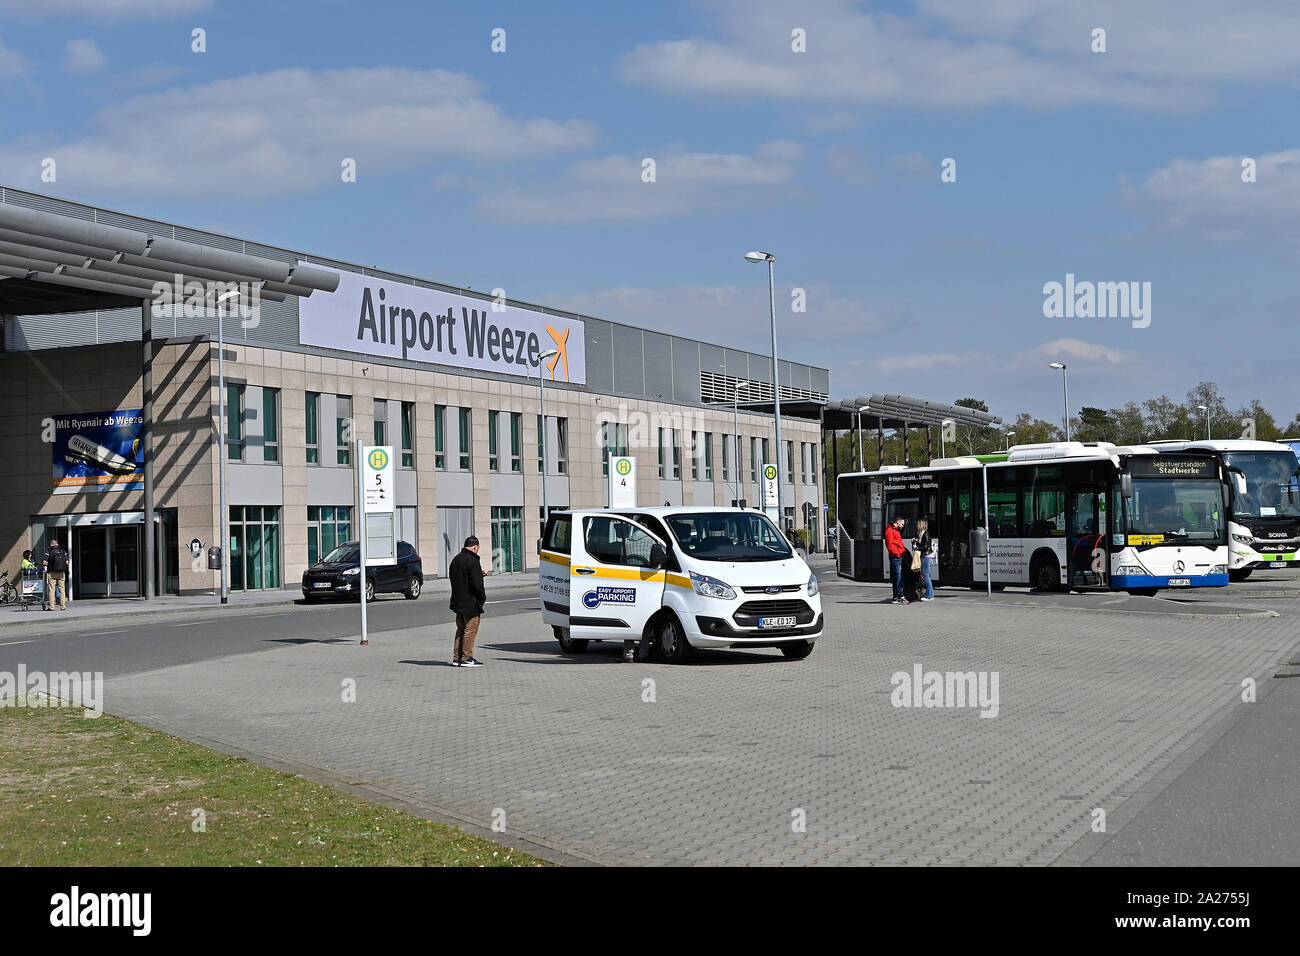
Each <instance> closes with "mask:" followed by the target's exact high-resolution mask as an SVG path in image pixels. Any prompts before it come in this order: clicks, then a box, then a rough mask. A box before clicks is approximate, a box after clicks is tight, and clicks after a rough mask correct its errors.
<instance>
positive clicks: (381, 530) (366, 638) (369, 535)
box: [357, 440, 397, 646]
mask: <svg viewBox="0 0 1300 956" xmlns="http://www.w3.org/2000/svg"><path fill="white" fill-rule="evenodd" d="M357 483H358V484H359V485H360V496H361V527H360V529H359V532H360V534H359V540H360V542H361V555H360V558H361V574H360V575H359V576H358V577H359V580H358V582H357V586H358V587H359V588H360V589H361V644H362V645H363V646H365V645H368V644H369V643H370V635H369V631H368V629H367V626H366V623H367V622H366V577H367V575H366V569H367V568H370V567H372V566H374V565H384V564H393V563H394V562H395V561H396V560H397V536H396V529H394V527H393V509H394V499H395V498H396V490H395V489H394V487H393V447H392V446H391V445H371V446H370V447H366V446H365V445H363V444H362V443H361V441H360V440H358V441H357Z"/></svg>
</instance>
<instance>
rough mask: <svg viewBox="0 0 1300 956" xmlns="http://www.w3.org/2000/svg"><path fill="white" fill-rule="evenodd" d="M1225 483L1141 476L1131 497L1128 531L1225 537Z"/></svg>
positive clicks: (1170, 537)
mask: <svg viewBox="0 0 1300 956" xmlns="http://www.w3.org/2000/svg"><path fill="white" fill-rule="evenodd" d="M1223 511H1224V509H1223V486H1222V485H1221V484H1219V482H1217V481H1214V480H1212V479H1208V478H1137V479H1135V480H1134V481H1133V497H1132V498H1129V499H1127V504H1126V507H1125V512H1126V515H1127V521H1126V525H1127V528H1126V530H1127V533H1128V534H1130V535H1141V536H1154V537H1158V538H1159V539H1160V540H1158V541H1151V542H1150V543H1151V544H1161V543H1164V542H1168V541H1179V540H1181V541H1219V540H1221V539H1222V538H1223V537H1224V514H1223Z"/></svg>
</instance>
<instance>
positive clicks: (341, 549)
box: [321, 544, 361, 564]
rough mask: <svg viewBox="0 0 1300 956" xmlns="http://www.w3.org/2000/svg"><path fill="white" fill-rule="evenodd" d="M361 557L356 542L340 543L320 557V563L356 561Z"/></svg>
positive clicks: (359, 547)
mask: <svg viewBox="0 0 1300 956" xmlns="http://www.w3.org/2000/svg"><path fill="white" fill-rule="evenodd" d="M360 558H361V546H360V545H357V544H341V545H339V546H338V547H337V548H335V549H334V550H333V551H331V552H330V553H329V554H327V555H325V557H323V558H321V563H322V564H347V563H348V562H350V561H357V560H359V559H360Z"/></svg>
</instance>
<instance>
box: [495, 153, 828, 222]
mask: <svg viewBox="0 0 1300 956" xmlns="http://www.w3.org/2000/svg"><path fill="white" fill-rule="evenodd" d="M802 155H803V151H802V149H801V148H800V147H799V146H798V145H797V144H795V143H792V142H789V141H788V140H777V141H774V142H770V143H765V144H764V145H762V146H760V147H759V148H758V149H757V150H755V152H754V154H753V155H752V156H751V155H747V154H743V153H692V152H687V151H686V150H684V149H683V148H681V147H680V146H673V147H666V148H664V149H659V150H648V151H646V152H645V153H643V154H640V155H636V154H624V155H620V156H603V157H600V158H596V159H586V160H582V161H581V162H579V163H576V164H574V165H573V166H572V167H570V168H569V169H568V170H566V171H565V172H564V173H563V174H562V175H561V176H559V177H558V178H556V179H552V180H543V181H540V182H537V183H533V184H530V185H529V186H527V187H524V186H517V185H516V186H511V187H508V188H500V189H491V190H486V191H485V192H483V194H482V195H481V196H480V197H479V201H478V208H479V210H480V211H481V212H483V213H485V214H488V215H491V216H493V217H495V218H498V219H503V220H508V221H513V222H552V223H575V222H595V221H604V222H614V221H628V220H634V221H635V220H654V219H668V218H672V217H675V216H690V215H696V214H698V213H701V212H722V211H727V210H731V209H737V208H743V207H747V206H750V205H752V204H753V203H755V202H763V203H772V202H775V201H777V200H778V199H779V198H780V190H779V189H776V190H774V189H773V188H772V187H781V186H785V185H787V184H789V183H790V182H791V181H792V180H793V179H794V177H795V175H796V174H797V172H798V165H797V164H798V162H799V159H800V158H801V157H802ZM646 158H651V159H653V160H654V163H655V166H654V169H655V179H654V181H653V182H645V181H644V180H643V179H642V172H643V169H644V166H643V162H644V160H645V159H646Z"/></svg>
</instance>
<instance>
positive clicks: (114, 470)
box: [54, 408, 144, 493]
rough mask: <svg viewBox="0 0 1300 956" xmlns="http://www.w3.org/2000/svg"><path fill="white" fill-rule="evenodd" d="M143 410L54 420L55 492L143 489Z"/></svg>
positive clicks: (94, 413) (101, 413)
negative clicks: (141, 451)
mask: <svg viewBox="0 0 1300 956" xmlns="http://www.w3.org/2000/svg"><path fill="white" fill-rule="evenodd" d="M143 428H144V414H143V412H142V411H141V409H138V408H132V409H127V410H126V411H115V412H87V413H82V414H77V415H62V416H59V417H58V418H55V419H54V488H55V491H56V493H59V492H72V491H80V490H82V489H85V488H92V489H99V490H101V491H109V490H112V491H134V490H136V489H138V488H143V487H144V463H143V459H142V456H141V454H140V432H141V430H142V429H143Z"/></svg>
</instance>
